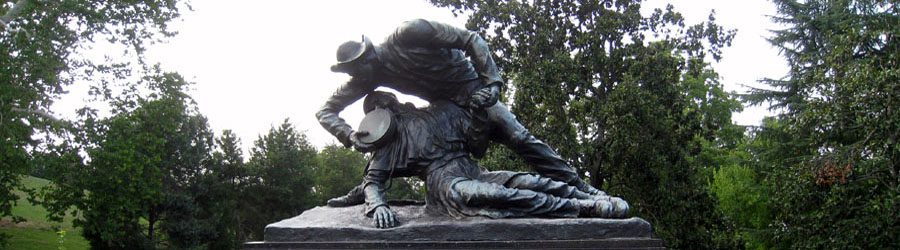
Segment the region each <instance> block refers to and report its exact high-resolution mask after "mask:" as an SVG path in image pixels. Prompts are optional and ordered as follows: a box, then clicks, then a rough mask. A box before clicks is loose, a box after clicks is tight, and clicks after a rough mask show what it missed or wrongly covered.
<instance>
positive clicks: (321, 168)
mask: <svg viewBox="0 0 900 250" xmlns="http://www.w3.org/2000/svg"><path fill="white" fill-rule="evenodd" d="M317 158H318V161H319V163H318V165H317V168H316V174H315V176H316V186H315V188H314V189H315V196H316V204H318V205H323V204H325V201H327V200H328V199H331V198H334V197H338V196H342V195H345V194H347V191H349V190H350V189H352V188H353V187H355V186H357V185H359V184H360V183H362V176H363V171H364V170H365V168H366V162H367V159H366V157H365V155H364V154H363V153H360V152H357V151H354V150H352V149H349V148H345V147H343V146H340V145H334V144H330V145H327V146H325V148H324V149H322V151H321V152H319V154H318V156H317Z"/></svg>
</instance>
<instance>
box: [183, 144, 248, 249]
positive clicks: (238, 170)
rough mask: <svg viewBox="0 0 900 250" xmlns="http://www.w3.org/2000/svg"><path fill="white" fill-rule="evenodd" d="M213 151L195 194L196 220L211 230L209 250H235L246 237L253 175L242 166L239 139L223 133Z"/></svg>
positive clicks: (242, 160) (243, 163) (242, 159)
mask: <svg viewBox="0 0 900 250" xmlns="http://www.w3.org/2000/svg"><path fill="white" fill-rule="evenodd" d="M215 142H216V148H215V151H213V153H212V156H211V158H210V160H209V161H208V164H207V169H206V170H207V172H206V173H205V174H204V175H203V176H202V177H201V178H200V180H199V183H198V185H197V186H198V188H197V191H195V193H196V194H197V195H196V200H197V203H198V204H199V205H198V207H201V208H203V209H202V210H201V211H200V212H199V213H198V214H197V216H198V217H200V218H202V220H206V221H207V222H208V223H210V224H211V226H212V227H213V229H212V230H213V231H211V232H210V235H209V237H210V238H209V243H208V246H207V247H208V248H209V249H237V248H240V246H241V243H243V242H245V241H247V239H248V238H247V235H249V233H250V232H249V230H250V229H249V228H248V226H247V225H248V222H247V221H245V219H244V218H247V217H249V216H248V215H247V207H249V206H250V204H248V203H247V202H246V201H247V199H248V198H247V196H248V195H251V194H249V193H248V192H247V187H248V186H249V185H250V179H251V178H252V175H251V174H252V173H251V171H250V168H249V166H247V164H246V163H245V162H244V157H243V155H242V153H243V152H242V151H241V146H240V144H241V143H240V139H238V137H237V135H235V134H234V133H233V132H232V131H231V130H225V131H223V132H222V135H220V136H218V137H217V138H216V140H215Z"/></svg>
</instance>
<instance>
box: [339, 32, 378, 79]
mask: <svg viewBox="0 0 900 250" xmlns="http://www.w3.org/2000/svg"><path fill="white" fill-rule="evenodd" d="M374 49H375V45H373V44H372V41H371V40H369V38H368V37H366V36H365V35H363V36H362V40H360V41H347V42H344V43H343V44H341V46H338V50H337V61H338V62H337V64H335V65H333V66H331V71H333V72H344V73H346V72H347V71H346V70H347V66H348V65H350V64H352V63H353V62H355V61H357V60H358V59H359V58H362V57H363V55H365V54H366V52H369V51H372V50H374Z"/></svg>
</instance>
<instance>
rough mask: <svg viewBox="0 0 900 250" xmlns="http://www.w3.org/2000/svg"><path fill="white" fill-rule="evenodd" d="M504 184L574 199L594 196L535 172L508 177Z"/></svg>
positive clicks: (509, 186) (592, 197)
mask: <svg viewBox="0 0 900 250" xmlns="http://www.w3.org/2000/svg"><path fill="white" fill-rule="evenodd" d="M504 186H506V187H508V188H517V189H528V190H532V191H537V192H542V193H548V194H551V195H554V196H559V197H563V198H574V199H594V198H595V197H594V196H592V195H590V194H588V193H585V192H582V191H581V190H578V189H577V188H575V186H572V185H569V184H566V183H563V182H560V181H554V180H553V179H550V178H546V177H540V176H538V175H535V174H525V173H523V174H519V175H516V176H514V177H513V178H512V179H509V181H507V182H506V183H505V184H504Z"/></svg>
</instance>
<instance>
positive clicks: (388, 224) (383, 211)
mask: <svg viewBox="0 0 900 250" xmlns="http://www.w3.org/2000/svg"><path fill="white" fill-rule="evenodd" d="M372 219H373V220H374V222H375V227H378V228H392V227H396V226H398V225H400V222H399V221H397V216H396V215H394V211H391V209H390V208H388V207H387V206H380V207H377V208H375V213H374V214H373V215H372Z"/></svg>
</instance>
